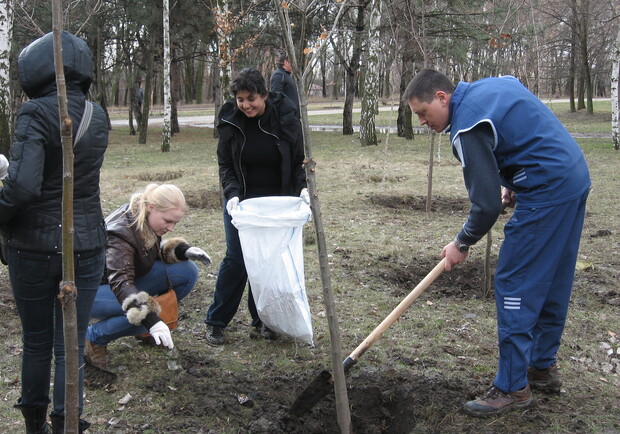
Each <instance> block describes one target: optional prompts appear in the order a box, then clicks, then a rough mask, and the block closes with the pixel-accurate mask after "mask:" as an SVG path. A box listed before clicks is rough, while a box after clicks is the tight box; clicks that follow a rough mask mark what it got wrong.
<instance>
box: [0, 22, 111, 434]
mask: <svg viewBox="0 0 620 434" xmlns="http://www.w3.org/2000/svg"><path fill="white" fill-rule="evenodd" d="M61 39H62V48H63V63H64V72H65V80H66V86H67V98H68V111H69V116H70V117H71V119H72V122H73V137H74V138H75V137H76V133H77V130H78V126H79V124H80V122H81V120H82V117H83V114H84V112H85V108H86V107H87V103H86V96H85V95H86V93H87V92H88V89H89V87H90V84H91V82H92V80H93V73H92V70H93V63H92V58H91V54H90V51H89V49H88V46H87V45H86V43H85V42H84V41H83V40H81V39H80V38H78V37H76V36H74V35H72V34H70V33H67V32H62V38H61ZM18 74H19V80H20V84H21V86H22V89H23V90H24V92H25V93H26V95H28V97H29V98H30V100H29V101H27V102H25V103H24V104H23V105H22V106H21V108H20V111H19V113H18V115H17V118H16V122H15V137H14V140H13V144H12V146H11V151H10V165H9V170H8V176H7V177H6V178H5V179H4V181H3V187H2V189H0V225H1V229H2V232H3V236H4V237H5V239H6V240H7V242H8V258H6V259H7V262H8V266H9V277H10V280H11V286H12V287H13V294H14V297H15V304H16V306H17V310H18V312H19V317H20V320H21V324H22V340H23V346H24V349H23V353H22V372H21V382H22V383H21V385H22V389H21V396H20V398H19V400H18V403H17V405H16V406H15V407H16V408H19V409H20V410H21V411H22V413H23V415H24V419H25V422H26V430H27V432H29V433H47V432H49V427H48V425H47V408H48V405H49V402H50V399H49V391H50V377H51V361H52V355H53V356H54V361H55V373H54V389H53V399H54V402H53V407H54V408H53V411H52V413H51V420H52V428H53V430H54V432H63V429H64V395H65V354H64V352H65V349H64V341H63V321H62V309H61V306H60V302H59V300H58V298H57V295H58V291H59V284H60V282H61V280H62V255H61V253H62V187H63V157H62V155H63V152H62V144H61V135H60V122H59V112H58V94H57V90H56V77H55V70H54V53H53V35H52V33H48V34H47V35H45V36H43V37H41V38H39V39H37V40H35V41H34V42H32V43H31V44H30V45H28V46H27V47H26V48H24V49H23V51H22V52H21V54H20V55H19V59H18ZM88 104H92V109H93V110H92V117H91V119H90V123H89V124H88V128H87V129H86V132H85V133H84V134H83V135H82V136H81V137H80V138H79V140H78V141H77V142H75V143H74V147H73V152H74V176H73V183H74V192H73V213H74V221H73V226H74V264H75V265H74V267H75V284H76V286H77V288H78V297H77V301H76V308H77V326H78V344H79V345H78V347H79V359H78V360H82V358H83V351H84V334H85V331H86V327H87V326H88V320H89V316H90V311H91V308H92V304H93V301H94V299H95V294H96V293H97V288H98V286H99V282H100V281H101V276H102V273H103V265H104V247H105V243H106V232H105V227H104V220H103V213H102V210H101V204H100V199H99V173H100V169H101V165H102V163H103V156H104V152H105V150H106V148H107V145H108V125H107V121H106V116H105V113H104V112H103V110H102V108H101V107H100V106H99V105H97V104H94V103H90V102H89V103H88ZM87 117H88V116H87ZM82 378H83V370H82V369H80V377H79V379H80V381H79V387H80V391H79V410H80V414H81V410H82V405H83V402H82V395H83V393H82V386H83V383H82ZM88 426H89V424H88V422H86V421H83V420H80V432H82V431H84V430H85V429H86V428H88Z"/></svg>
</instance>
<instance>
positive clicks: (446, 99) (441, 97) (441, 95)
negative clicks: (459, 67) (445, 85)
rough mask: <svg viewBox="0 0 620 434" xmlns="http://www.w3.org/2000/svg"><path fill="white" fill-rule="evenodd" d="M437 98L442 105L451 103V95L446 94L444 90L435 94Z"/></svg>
mask: <svg viewBox="0 0 620 434" xmlns="http://www.w3.org/2000/svg"><path fill="white" fill-rule="evenodd" d="M435 98H437V99H438V100H439V102H440V103H442V104H447V103H448V102H450V95H448V94H447V93H445V92H444V91H443V90H438V91H437V92H435Z"/></svg>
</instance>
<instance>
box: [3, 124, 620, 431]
mask: <svg viewBox="0 0 620 434" xmlns="http://www.w3.org/2000/svg"><path fill="white" fill-rule="evenodd" d="M382 138H383V139H385V137H382ZM312 139H313V149H314V157H315V159H316V160H317V162H318V165H317V183H318V190H319V200H320V202H321V209H322V211H323V215H322V219H323V224H324V226H325V231H326V238H327V248H328V251H329V261H330V268H331V279H332V284H333V289H334V293H335V298H336V306H337V312H338V317H339V321H340V327H341V334H342V340H343V353H344V354H345V355H346V354H348V353H349V352H350V351H352V350H353V349H354V348H355V347H356V346H357V345H358V344H359V343H360V342H361V341H362V340H363V339H364V338H365V337H366V336H367V335H368V334H369V333H370V332H371V331H372V330H373V328H374V327H376V326H377V325H378V324H379V323H380V322H381V321H382V320H383V318H385V316H386V315H387V314H388V313H389V312H390V311H391V310H392V309H393V308H394V307H395V306H396V305H397V304H398V303H399V302H400V301H401V300H402V298H404V296H405V295H406V294H407V293H408V292H409V291H410V290H411V289H412V288H413V287H414V286H415V285H416V284H417V283H418V282H419V281H420V280H421V279H422V278H423V277H424V276H425V275H426V273H428V272H429V271H430V270H431V268H432V267H433V266H434V265H435V264H436V263H437V262H438V261H439V253H440V251H441V248H442V247H443V246H444V245H445V244H447V243H448V242H449V241H450V240H452V239H453V238H454V235H455V234H456V233H457V232H458V230H459V228H460V227H461V225H462V224H463V222H464V220H465V217H466V215H467V208H468V205H467V196H466V192H465V188H464V186H463V182H462V175H461V173H460V166H459V165H458V163H457V162H456V161H455V160H454V158H453V157H452V155H451V151H450V149H449V145H448V142H447V138H445V137H443V138H442V139H441V141H442V143H441V144H439V146H438V148H437V151H436V152H437V154H436V155H435V165H434V177H433V185H434V189H433V194H434V200H433V211H432V212H431V213H426V212H425V211H424V203H425V196H426V185H427V180H426V174H427V169H428V166H427V153H428V150H427V149H428V148H427V143H426V138H425V137H423V136H416V138H415V140H414V141H405V140H402V139H399V138H397V137H395V136H393V135H392V136H391V137H390V140H389V145H388V146H387V148H386V147H385V142H382V144H381V145H380V146H378V147H365V148H362V147H360V145H359V141H358V139H357V138H356V137H347V136H345V137H343V136H341V135H339V134H337V133H315V134H313V136H312ZM158 140H159V134H158V133H156V132H155V131H153V132H152V134H150V137H149V143H148V144H147V145H137V144H136V142H137V138H136V137H130V136H128V135H127V131H126V130H124V129H118V130H115V131H112V136H111V144H110V148H109V151H108V153H107V156H106V161H105V165H104V170H103V173H102V184H101V191H102V198H103V207H104V212H105V213H106V214H107V213H109V212H110V211H112V210H113V209H115V208H116V207H117V206H119V205H120V204H122V203H123V202H125V201H127V200H128V198H129V195H130V194H131V193H133V192H135V191H139V190H141V189H143V188H144V186H145V185H146V184H147V183H149V182H152V181H151V178H149V179H148V180H146V179H141V176H140V175H141V174H144V173H152V174H153V176H154V178H153V179H158V178H157V177H158V176H161V177H162V179H164V178H166V179H167V176H168V175H166V174H170V173H172V174H179V173H182V175H183V176H181V177H176V178H174V179H171V180H170V181H168V180H166V182H173V183H176V184H177V185H179V187H181V189H182V190H183V191H184V192H185V193H186V196H187V198H188V202H189V203H190V207H191V209H190V213H189V215H188V216H187V217H186V218H185V219H184V220H183V221H182V222H181V223H180V224H179V225H178V226H177V228H176V230H175V235H179V236H184V237H186V238H187V239H188V240H189V241H190V243H193V244H196V245H198V246H200V247H202V248H204V249H205V250H206V251H207V252H208V253H209V254H210V255H211V257H212V259H213V262H214V265H213V266H211V267H209V268H205V267H202V266H200V279H199V282H198V285H197V287H196V288H195V290H194V291H193V292H192V293H191V294H190V295H189V296H188V298H186V299H185V300H184V301H183V303H182V305H181V308H180V312H181V315H182V317H181V321H180V326H179V328H178V329H177V330H176V331H175V332H174V338H175V344H176V346H177V350H176V351H175V352H166V351H161V350H158V349H156V348H148V347H142V346H140V345H139V344H138V343H137V341H135V340H134V339H131V338H124V339H119V340H118V341H116V342H114V343H113V344H111V345H110V353H111V355H112V357H113V368H114V369H115V370H116V371H117V372H118V373H119V375H120V377H121V381H120V382H119V383H118V384H115V385H114V386H112V387H108V388H103V389H94V390H92V389H87V392H86V398H87V404H86V413H85V416H86V418H87V419H89V420H90V421H91V422H94V424H95V425H94V426H93V428H92V429H91V432H110V431H114V432H164V431H166V432H198V431H200V430H202V432H209V430H211V431H210V432H268V431H269V432H285V431H286V432H333V427H334V426H335V425H334V424H333V419H334V418H335V416H334V412H333V405H332V404H331V401H329V399H327V400H326V402H322V403H321V404H320V406H319V407H318V408H317V409H316V410H315V412H314V413H313V414H312V415H310V416H308V418H307V419H305V420H304V421H302V422H303V423H302V424H301V425H284V426H285V427H288V429H284V428H283V425H281V423H282V422H278V421H275V420H274V418H276V419H277V417H276V415H279V414H281V413H282V411H283V410H284V409H286V406H288V405H290V403H292V401H293V400H294V398H295V396H296V395H297V393H299V392H300V391H301V389H302V388H303V387H305V385H306V384H307V383H308V382H309V381H310V380H311V379H312V378H313V377H314V376H315V375H316V374H318V373H319V371H320V370H321V369H325V368H329V363H330V362H329V361H330V357H329V335H328V331H327V320H326V318H325V312H324V311H325V309H324V307H323V304H322V285H321V280H320V277H319V270H318V259H317V255H316V245H315V243H314V239H313V228H312V227H311V226H308V227H307V228H306V230H305V235H304V239H305V264H306V284H307V292H308V298H309V302H310V306H311V311H312V314H313V325H314V332H315V343H316V348H308V347H305V346H302V345H298V344H295V343H294V342H292V341H290V340H287V339H281V340H278V341H275V342H264V341H257V340H253V339H250V337H249V331H250V327H249V314H248V312H247V308H246V307H245V299H244V301H243V302H242V306H241V309H240V311H239V312H238V314H237V315H236V317H235V319H234V320H233V322H232V323H231V325H230V327H229V328H228V329H227V334H226V336H227V339H228V340H229V344H227V345H225V346H224V347H218V348H213V347H209V346H208V345H206V343H205V340H204V336H203V334H204V324H203V320H204V316H205V315H206V310H207V308H208V306H209V304H210V303H211V300H212V293H213V289H214V283H215V274H216V273H217V269H218V268H217V267H218V265H219V262H220V260H221V259H222V258H223V255H224V252H225V242H224V234H223V227H222V223H221V216H222V209H221V206H220V203H219V186H218V175H217V173H218V170H217V164H216V157H215V147H216V142H215V140H214V139H213V138H212V131H211V130H209V129H198V128H184V129H183V130H182V132H181V133H180V134H178V135H176V136H175V137H174V138H173V140H172V145H171V148H172V149H171V152H169V153H161V152H160V151H159V147H160V143H158ZM582 145H583V148H584V151H585V153H586V157H587V159H588V161H589V164H590V168H591V171H592V179H593V189H592V193H591V196H590V200H589V206H588V216H587V221H586V225H585V228H584V236H583V241H582V246H581V251H580V260H581V261H583V262H586V263H588V264H591V267H589V268H584V270H583V271H577V274H576V282H575V289H574V295H573V302H572V304H571V310H570V312H569V321H568V323H567V328H566V333H565V337H564V345H563V346H562V348H561V350H560V354H559V357H560V363H561V367H562V375H563V377H564V378H565V385H564V388H563V392H562V394H561V395H560V396H556V397H553V396H552V397H545V396H543V397H540V398H539V399H538V400H537V403H536V405H535V406H534V407H533V408H532V409H530V410H528V411H527V412H525V413H512V414H511V415H509V416H502V417H499V418H497V419H492V420H490V421H484V420H477V419H471V418H469V417H467V416H465V415H464V414H463V413H462V412H461V411H460V408H461V405H462V402H463V401H465V400H467V399H470V398H471V397H472V396H473V395H474V394H475V393H479V392H481V391H482V389H483V388H485V387H486V386H487V385H489V384H490V382H491V380H492V378H493V375H494V372H495V364H496V358H497V349H496V329H495V327H496V326H495V307H494V302H493V301H492V300H489V299H484V298H483V296H482V284H481V282H482V270H483V266H482V262H483V257H484V252H483V250H484V247H475V248H474V249H473V251H472V254H471V256H470V258H469V259H468V261H467V262H466V263H465V264H463V265H462V266H461V267H460V268H458V269H457V270H455V271H453V272H450V273H445V274H444V275H442V276H441V277H440V278H439V279H438V280H437V282H436V283H435V284H433V285H432V286H431V287H430V288H429V289H428V290H427V291H426V292H425V293H424V294H423V295H422V296H421V297H420V298H419V299H418V300H417V301H416V302H415V303H414V305H413V306H412V307H411V308H410V309H409V310H408V311H407V312H406V313H405V314H404V315H403V317H402V318H401V319H400V320H399V321H397V322H396V323H395V324H394V326H392V328H391V329H390V330H388V331H387V332H386V333H385V335H384V336H383V337H382V338H381V339H380V340H379V341H378V342H377V343H376V344H375V346H374V347H373V348H371V349H370V350H368V352H367V353H366V354H364V356H363V358H362V359H361V360H360V362H359V364H358V365H357V366H356V367H354V368H353V370H352V372H351V374H350V375H349V381H350V385H351V389H350V397H351V404H352V408H353V414H354V419H355V420H354V426H355V427H358V431H357V432H379V431H381V428H380V427H381V426H383V430H384V431H385V432H406V430H407V429H411V432H472V431H485V432H499V431H510V432H541V431H544V432H571V431H579V432H584V431H586V432H601V431H617V430H619V429H620V426H619V425H618V423H619V422H618V421H619V420H620V413H619V410H618V407H617V405H616V406H613V405H612V404H611V403H614V402H615V403H617V402H618V401H619V400H620V395H619V393H620V392H618V390H620V380H619V377H618V375H619V373H618V372H617V369H618V368H617V367H616V368H615V369H616V370H615V371H613V370H612V371H610V370H609V364H612V363H613V358H612V357H611V356H609V355H608V354H607V353H606V352H605V351H604V350H603V349H602V348H601V344H600V343H601V342H607V343H611V342H612V340H613V339H612V334H616V335H620V319H619V317H620V316H619V315H618V306H617V305H614V304H613V303H611V302H610V300H613V298H614V295H613V294H614V291H615V294H616V297H618V295H617V291H618V286H617V282H618V274H619V271H620V244H619V242H618V236H617V234H618V233H620V222H619V220H618V218H617V212H616V210H615V208H614V207H613V206H610V203H612V202H611V201H612V200H613V199H612V198H614V197H615V196H616V195H617V192H616V189H617V185H618V170H617V162H618V154H617V152H615V151H613V150H612V149H611V144H610V143H609V140H604V139H591V140H583V141H582ZM507 218H508V216H503V217H501V218H500V221H499V222H498V223H497V225H496V227H495V229H494V231H493V234H494V241H493V260H495V259H496V255H497V251H498V249H499V245H500V244H501V241H502V233H501V227H502V225H503V223H505V221H506V219H507ZM601 231H603V232H601ZM605 231H608V232H605ZM601 234H609V235H601ZM0 286H2V287H3V289H2V291H0V294H1V295H2V298H1V299H0V302H1V303H2V306H3V307H4V309H5V310H6V312H7V315H6V317H7V322H8V324H7V326H5V327H4V328H3V330H2V331H1V332H0V336H1V337H2V339H3V342H5V348H6V351H5V352H4V353H3V356H1V357H0V370H1V372H2V383H1V386H0V391H1V392H2V397H3V400H2V401H1V402H0V417H1V418H2V420H3V421H8V422H7V425H6V426H7V427H8V428H7V432H18V431H19V430H20V426H21V425H20V417H19V415H18V414H17V412H16V411H15V410H13V409H12V408H11V407H12V404H13V403H14V402H15V401H16V399H17V397H18V396H19V357H20V343H19V332H18V329H19V321H18V319H17V316H16V312H15V309H14V305H13V304H12V300H11V298H10V295H9V293H8V291H7V282H6V269H5V268H0ZM611 345H615V347H614V349H616V348H617V346H618V343H617V341H616V343H615V344H613V343H612V344H611ZM615 357H616V358H617V357H618V356H615ZM171 361H172V362H174V363H171ZM178 365H181V366H182V369H180V370H171V369H170V367H174V366H178ZM612 366H613V365H612ZM127 393H130V394H131V395H132V396H133V398H132V400H131V401H130V402H129V403H128V404H126V405H120V404H119V403H118V401H119V399H121V398H122V397H123V396H125V395H126V394H127ZM240 395H248V396H250V397H252V399H253V400H254V403H255V406H254V407H245V406H242V405H240V404H239V402H238V400H237V398H238V396H240ZM364 396H367V397H369V398H364ZM371 399H374V401H373V402H372V403H370V404H369V400H371ZM366 404H368V406H366ZM378 410H381V411H382V412H383V414H381V411H378ZM374 411H378V414H375V413H374ZM365 417H366V418H365ZM318 418H322V420H324V421H323V422H321V423H322V424H323V425H321V423H319V422H318V421H317V420H318ZM372 418H375V419H372ZM330 421H331V422H330ZM287 423H288V422H287ZM329 423H331V425H330V424H329ZM382 424H383V425H382ZM361 426H365V427H366V428H367V430H360V429H359V427H361ZM389 426H391V427H392V428H389ZM265 427H266V428H265ZM304 429H305V430H304ZM390 429H391V431H390ZM399 429H400V430H399ZM261 430H262V431H261ZM403 430H405V431H403Z"/></svg>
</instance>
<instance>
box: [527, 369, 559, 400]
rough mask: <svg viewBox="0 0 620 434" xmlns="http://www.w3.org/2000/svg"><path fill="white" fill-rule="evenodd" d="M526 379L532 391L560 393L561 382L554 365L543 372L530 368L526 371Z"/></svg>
mask: <svg viewBox="0 0 620 434" xmlns="http://www.w3.org/2000/svg"><path fill="white" fill-rule="evenodd" d="M527 379H528V381H529V383H530V386H531V387H532V389H535V390H540V391H541V392H543V393H560V387H562V380H561V379H560V373H559V370H558V365H557V364H556V363H554V364H553V365H551V366H549V367H548V368H547V369H543V370H539V369H536V368H533V367H531V366H530V367H529V368H528V370H527Z"/></svg>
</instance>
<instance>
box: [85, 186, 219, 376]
mask: <svg viewBox="0 0 620 434" xmlns="http://www.w3.org/2000/svg"><path fill="white" fill-rule="evenodd" d="M186 211H187V205H186V203H185V197H184V195H183V193H182V192H181V190H180V189H179V188H178V187H177V186H175V185H171V184H162V185H157V184H149V185H147V186H146V188H145V190H144V191H143V192H140V193H135V194H134V195H132V196H131V200H130V201H129V203H126V204H124V205H122V206H121V207H120V208H118V209H117V210H116V211H114V212H113V213H112V214H110V215H109V216H108V217H107V218H106V221H105V222H106V227H107V234H108V243H107V247H106V255H105V256H106V260H105V266H106V269H105V273H104V276H103V283H102V284H101V285H99V289H98V291H97V297H96V298H95V303H94V306H93V310H92V314H91V316H92V318H96V319H99V321H98V322H95V323H93V324H91V325H90V326H89V327H88V330H87V331H86V357H85V358H86V362H87V363H88V364H90V365H91V366H94V367H95V368H99V369H102V370H104V371H107V372H110V371H109V370H108V363H109V357H108V353H107V345H108V344H109V343H110V342H112V341H113V340H115V339H118V338H120V337H123V336H138V335H141V334H144V333H146V332H148V333H150V335H151V337H152V338H153V341H154V342H153V343H154V344H156V345H163V346H165V347H167V348H169V349H172V348H174V343H173V341H172V336H171V334H170V329H169V327H168V326H167V325H166V323H164V322H163V321H162V320H161V319H160V317H159V315H158V314H159V313H160V312H161V308H162V307H161V306H160V305H159V304H158V303H157V302H156V301H155V300H154V298H153V297H154V296H157V295H159V294H162V293H165V292H166V291H168V289H169V288H172V289H173V290H174V292H175V293H176V299H177V300H182V299H183V298H184V297H186V296H187V295H188V294H189V293H190V291H191V290H192V289H193V288H194V285H195V284H196V281H197V280H198V267H196V264H194V263H193V262H192V261H190V260H188V259H191V260H194V261H201V262H203V263H205V264H206V265H209V264H210V263H211V258H210V257H209V255H207V253H205V252H204V251H203V250H202V249H200V248H198V247H191V246H190V245H189V244H188V243H187V241H185V240H184V239H183V238H169V239H166V240H165V241H163V242H162V236H163V235H165V234H166V233H168V232H171V231H172V230H174V228H175V226H176V225H177V223H179V222H180V221H181V219H182V218H183V216H184V215H185V212H186Z"/></svg>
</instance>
